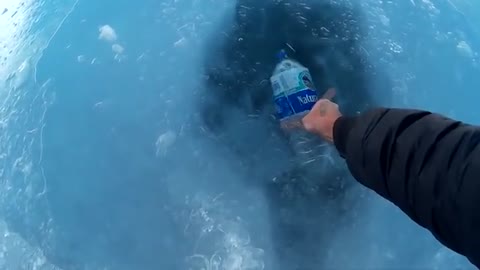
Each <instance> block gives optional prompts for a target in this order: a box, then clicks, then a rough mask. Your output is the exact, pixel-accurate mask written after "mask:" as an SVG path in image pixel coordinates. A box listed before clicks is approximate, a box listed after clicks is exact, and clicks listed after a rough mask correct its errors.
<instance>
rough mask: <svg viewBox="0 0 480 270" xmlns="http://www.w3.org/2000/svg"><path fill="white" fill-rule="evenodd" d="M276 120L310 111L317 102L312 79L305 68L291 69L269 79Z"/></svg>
mask: <svg viewBox="0 0 480 270" xmlns="http://www.w3.org/2000/svg"><path fill="white" fill-rule="evenodd" d="M271 82H272V87H273V94H274V101H275V108H276V112H277V118H278V119H285V118H288V117H290V116H294V115H296V114H300V113H303V112H306V111H309V110H310V109H312V107H313V105H315V103H316V102H317V100H318V94H317V91H316V90H315V88H314V86H313V81H312V77H311V76H310V72H309V71H308V69H306V68H292V69H289V70H286V71H284V72H282V73H280V74H277V75H274V76H272V78H271Z"/></svg>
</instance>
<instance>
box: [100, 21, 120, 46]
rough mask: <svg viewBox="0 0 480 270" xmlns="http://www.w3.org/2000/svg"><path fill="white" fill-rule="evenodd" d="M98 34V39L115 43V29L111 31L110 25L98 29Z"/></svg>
mask: <svg viewBox="0 0 480 270" xmlns="http://www.w3.org/2000/svg"><path fill="white" fill-rule="evenodd" d="M98 31H99V32H100V34H99V36H98V39H100V40H105V41H108V42H115V41H117V33H116V32H115V29H113V28H112V27H111V26H110V25H108V24H107V25H103V26H100V27H99V28H98Z"/></svg>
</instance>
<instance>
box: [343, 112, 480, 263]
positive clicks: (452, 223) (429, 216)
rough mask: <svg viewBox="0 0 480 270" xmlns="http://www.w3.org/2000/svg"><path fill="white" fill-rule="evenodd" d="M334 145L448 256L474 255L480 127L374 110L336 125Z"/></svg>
mask: <svg viewBox="0 0 480 270" xmlns="http://www.w3.org/2000/svg"><path fill="white" fill-rule="evenodd" d="M334 142H335V145H336V147H337V149H338V150H339V152H341V154H342V156H343V157H344V158H345V159H346V161H347V164H348V166H349V168H350V170H351V172H352V175H353V176H354V177H355V178H356V179H357V180H358V181H359V182H360V183H362V184H363V185H365V186H367V187H369V188H370V189H372V190H374V191H375V192H377V193H378V194H380V195H381V196H383V197H384V198H386V199H388V200H389V201H391V202H393V203H394V204H395V205H397V206H398V207H400V208H401V209H402V210H403V211H404V212H405V213H406V214H407V215H409V216H410V217H411V218H412V219H413V220H414V221H415V222H417V223H418V224H420V225H421V226H423V227H425V228H427V229H429V230H430V231H431V232H432V233H433V234H434V235H435V237H436V238H437V239H439V240H440V241H441V242H442V243H444V244H445V245H446V246H448V247H449V248H451V249H453V250H455V251H456V252H459V253H461V254H464V255H467V256H469V258H472V256H474V255H475V252H476V250H478V248H477V247H479V246H480V233H478V229H477V228H478V227H479V226H480V197H479V196H478V193H479V192H480V182H479V181H478V179H480V171H479V170H480V164H479V163H480V161H479V159H480V144H479V142H480V129H479V128H478V127H474V126H469V125H466V124H463V123H461V122H459V121H455V120H452V119H448V118H446V117H443V116H441V115H438V114H432V113H429V112H425V111H414V110H400V109H376V110H373V111H370V112H367V113H365V114H361V115H359V116H356V117H352V118H344V117H342V118H340V119H339V120H337V122H336V123H335V125H334ZM478 253H480V251H479V252H478ZM478 253H477V254H478Z"/></svg>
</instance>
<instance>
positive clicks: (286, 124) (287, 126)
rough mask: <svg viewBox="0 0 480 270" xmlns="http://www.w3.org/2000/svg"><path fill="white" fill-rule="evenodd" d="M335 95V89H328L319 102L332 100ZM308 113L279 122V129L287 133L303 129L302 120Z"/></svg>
mask: <svg viewBox="0 0 480 270" xmlns="http://www.w3.org/2000/svg"><path fill="white" fill-rule="evenodd" d="M335 95H336V92H335V89H334V88H330V89H328V90H327V92H325V94H324V95H323V96H322V97H321V98H320V100H323V99H327V100H330V99H333V98H334V97H335ZM320 100H319V101H320ZM312 110H313V108H312ZM310 112H311V111H310ZM310 112H306V113H304V114H300V115H296V116H292V117H290V118H289V119H285V120H282V121H281V122H280V126H281V128H282V129H283V130H284V131H285V132H289V131H291V130H295V129H305V126H304V123H303V118H304V117H306V116H307V115H308V114H310Z"/></svg>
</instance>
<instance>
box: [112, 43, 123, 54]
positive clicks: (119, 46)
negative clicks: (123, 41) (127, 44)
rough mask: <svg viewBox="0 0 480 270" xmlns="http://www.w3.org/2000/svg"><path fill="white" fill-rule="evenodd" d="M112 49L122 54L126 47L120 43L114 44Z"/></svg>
mask: <svg viewBox="0 0 480 270" xmlns="http://www.w3.org/2000/svg"><path fill="white" fill-rule="evenodd" d="M112 51H113V52H114V53H116V54H122V53H123V52H124V51H125V49H124V48H123V47H122V46H121V45H120V44H113V45H112Z"/></svg>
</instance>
